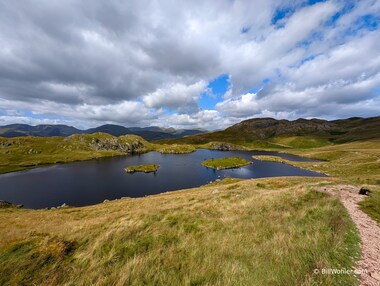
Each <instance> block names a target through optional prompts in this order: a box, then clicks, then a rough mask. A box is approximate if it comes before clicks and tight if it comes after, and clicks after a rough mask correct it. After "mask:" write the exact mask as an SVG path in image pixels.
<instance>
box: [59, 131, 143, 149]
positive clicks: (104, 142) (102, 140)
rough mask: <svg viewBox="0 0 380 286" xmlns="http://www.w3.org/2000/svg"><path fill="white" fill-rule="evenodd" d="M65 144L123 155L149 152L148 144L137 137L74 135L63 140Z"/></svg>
mask: <svg viewBox="0 0 380 286" xmlns="http://www.w3.org/2000/svg"><path fill="white" fill-rule="evenodd" d="M64 140H65V141H67V142H72V143H75V142H77V143H79V144H85V145H86V147H87V148H90V149H93V150H97V151H101V150H105V151H117V152H123V153H144V152H147V151H149V143H148V142H147V141H145V140H144V139H142V138H141V137H139V136H135V135H125V136H120V137H115V136H112V135H109V134H105V133H95V134H81V135H78V134H75V135H71V136H69V137H67V138H65V139H64Z"/></svg>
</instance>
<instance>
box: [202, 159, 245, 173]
mask: <svg viewBox="0 0 380 286" xmlns="http://www.w3.org/2000/svg"><path fill="white" fill-rule="evenodd" d="M249 164H252V162H250V161H248V160H245V159H243V158H241V157H239V156H233V157H226V158H219V159H208V160H205V161H204V162H203V163H202V165H203V166H205V167H208V168H213V169H217V170H222V169H232V168H239V167H242V166H246V165H249Z"/></svg>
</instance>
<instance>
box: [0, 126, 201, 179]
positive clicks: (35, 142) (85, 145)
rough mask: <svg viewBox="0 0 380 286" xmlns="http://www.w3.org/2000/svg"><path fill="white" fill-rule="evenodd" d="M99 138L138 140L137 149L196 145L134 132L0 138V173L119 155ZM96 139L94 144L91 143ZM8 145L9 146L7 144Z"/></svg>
mask: <svg viewBox="0 0 380 286" xmlns="http://www.w3.org/2000/svg"><path fill="white" fill-rule="evenodd" d="M98 140H101V141H104V142H113V141H115V140H118V142H119V143H120V144H121V145H132V144H134V143H141V144H142V147H140V148H138V149H137V150H136V151H137V152H146V151H158V152H161V153H177V154H179V153H189V152H193V151H194V150H195V148H194V147H193V146H189V145H159V144H152V143H149V142H148V141H146V140H144V139H143V138H141V137H139V136H136V135H125V136H120V137H114V136H112V135H109V134H105V133H95V134H81V135H79V134H78V135H72V136H70V137H66V138H64V137H16V138H2V137H0V174H1V173H7V172H13V171H19V170H23V169H28V168H33V167H36V166H39V165H46V164H56V163H67V162H73V161H82V160H89V159H95V158H100V157H109V156H120V155H126V154H127V153H125V152H121V151H120V150H117V149H115V150H112V149H110V150H97V149H96V148H94V147H93V145H96V142H97V141H98ZM94 142H95V143H94ZM8 145H9V146H8Z"/></svg>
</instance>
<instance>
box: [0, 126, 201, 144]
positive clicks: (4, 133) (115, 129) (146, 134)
mask: <svg viewBox="0 0 380 286" xmlns="http://www.w3.org/2000/svg"><path fill="white" fill-rule="evenodd" d="M97 132H103V133H108V134H110V135H113V136H122V135H128V134H135V135H138V136H141V137H142V138H144V139H146V140H159V139H174V138H181V137H184V136H188V135H194V134H199V133H204V132H205V131H204V130H201V129H199V130H198V129H175V128H172V127H171V128H161V127H158V126H151V127H130V128H128V127H125V126H121V125H115V124H104V125H101V126H98V127H95V128H89V129H86V130H81V129H78V128H75V127H73V126H68V125H63V124H40V125H35V126H32V125H28V124H17V123H16V124H9V125H4V126H0V137H6V138H12V137H23V136H37V137H51V136H63V137H67V136H70V135H73V134H93V133H97Z"/></svg>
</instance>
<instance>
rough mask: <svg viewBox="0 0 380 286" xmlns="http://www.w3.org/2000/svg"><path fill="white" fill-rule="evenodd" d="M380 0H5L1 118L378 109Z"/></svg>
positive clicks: (196, 116) (319, 113)
mask: <svg viewBox="0 0 380 286" xmlns="http://www.w3.org/2000/svg"><path fill="white" fill-rule="evenodd" d="M379 24H380V0H360V1H359V0H356V1H351V0H327V1H317V0H282V1H280V0H265V1H264V0H250V1H248V0H247V1H237V0H218V1H214V0H209V1H207V0H202V1H201V0H192V1H175V0H156V1H145V0H128V1H122V0H109V1H103V0H66V1H52V0H29V1H27V0H18V1H7V0H0V125H5V124H11V123H26V124H31V125H37V124H67V125H72V126H75V127H78V128H90V127H95V126H99V125H102V124H106V123H108V124H119V125H124V126H127V127H128V126H129V127H131V126H140V127H142V126H162V127H170V126H171V127H175V128H203V129H208V130H216V129H222V128H225V127H228V126H230V125H232V124H234V123H237V122H240V121H242V120H245V119H248V118H257V117H272V118H277V119H288V120H294V119H297V118H301V117H302V118H323V119H337V118H348V117H353V116H360V117H370V116H379V115H380V32H379Z"/></svg>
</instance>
